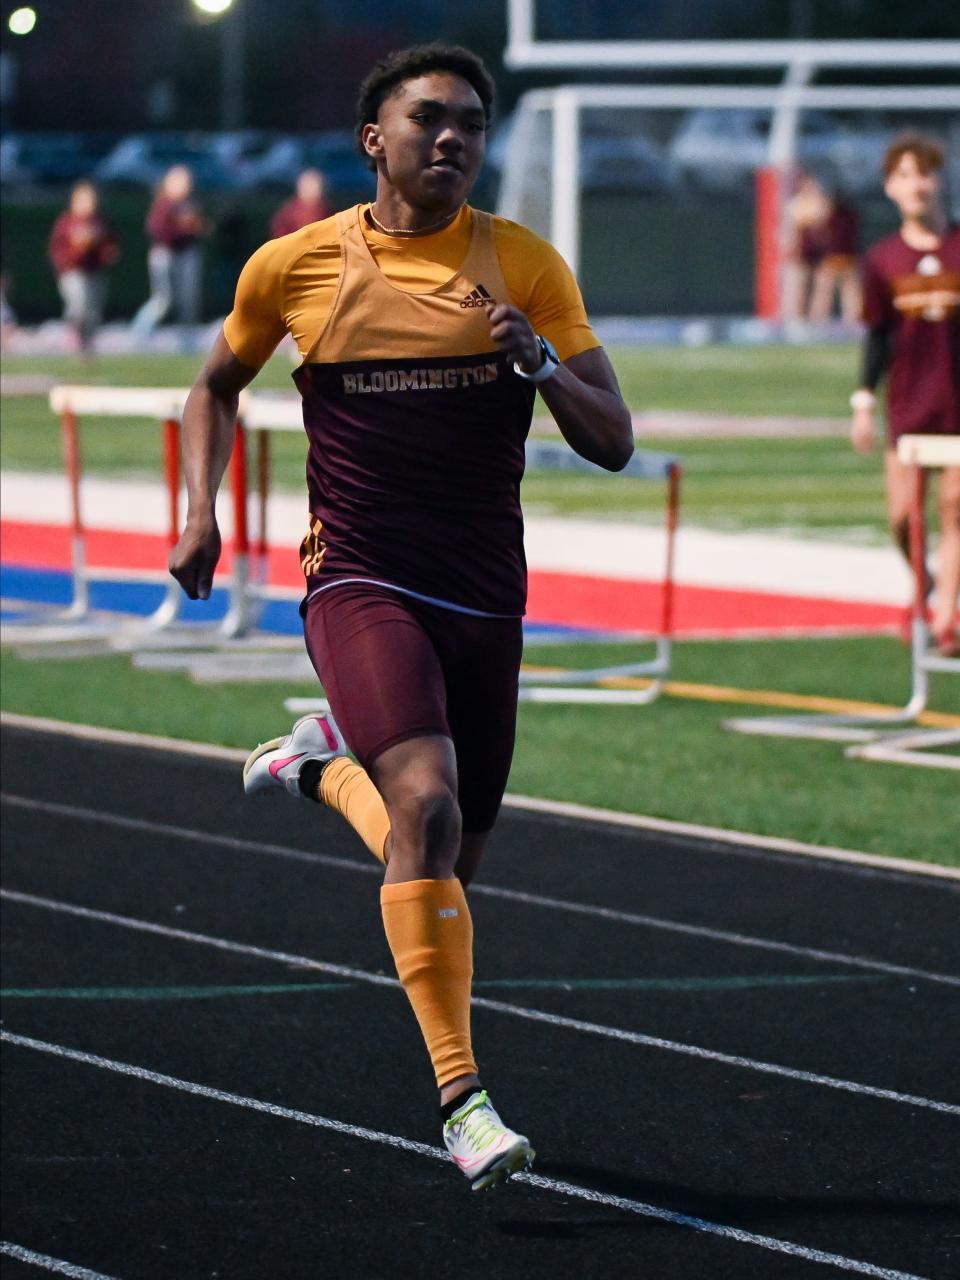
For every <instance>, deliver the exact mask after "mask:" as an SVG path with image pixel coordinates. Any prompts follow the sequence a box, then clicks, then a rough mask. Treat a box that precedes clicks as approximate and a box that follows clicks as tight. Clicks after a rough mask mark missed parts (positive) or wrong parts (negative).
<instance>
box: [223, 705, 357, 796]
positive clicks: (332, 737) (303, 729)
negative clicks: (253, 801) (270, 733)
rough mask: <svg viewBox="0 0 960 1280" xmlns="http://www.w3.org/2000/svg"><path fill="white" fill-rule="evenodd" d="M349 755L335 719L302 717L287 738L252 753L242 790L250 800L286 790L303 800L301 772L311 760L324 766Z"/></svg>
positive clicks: (258, 748)
mask: <svg viewBox="0 0 960 1280" xmlns="http://www.w3.org/2000/svg"><path fill="white" fill-rule="evenodd" d="M346 754H347V744H346V743H345V742H344V740H343V735H342V734H341V732H340V730H339V729H338V728H337V724H336V721H335V720H334V718H333V716H331V715H329V714H326V715H309V716H302V717H301V718H300V719H299V720H298V721H297V723H296V724H295V725H294V726H293V728H292V729H291V730H290V732H289V733H288V734H287V736H286V737H285V738H273V739H272V740H271V741H270V742H263V743H261V744H260V746H259V747H257V749H256V750H255V751H251V752H250V754H249V755H248V756H247V761H246V764H245V765H244V766H243V789H244V791H245V792H246V793H247V795H248V796H250V795H255V794H257V793H258V792H260V791H268V790H271V789H272V788H274V787H286V789H287V790H288V791H289V792H290V794H291V795H293V796H302V795H303V792H302V791H301V790H300V770H301V769H302V768H303V766H304V765H305V764H306V762H307V761H308V760H319V761H322V762H324V763H325V762H326V761H327V760H332V759H333V758H334V756H345V755H346Z"/></svg>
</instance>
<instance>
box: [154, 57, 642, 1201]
mask: <svg viewBox="0 0 960 1280" xmlns="http://www.w3.org/2000/svg"><path fill="white" fill-rule="evenodd" d="M492 99H493V84H492V81H491V79H490V76H489V75H488V73H487V71H486V69H485V67H484V66H483V64H482V62H481V61H480V60H479V58H477V57H476V56H475V55H474V54H472V53H470V52H469V51H467V50H465V49H461V48H456V47H445V46H439V45H430V46H420V47H417V48H413V49H407V50H403V51H401V52H399V53H394V54H392V55H390V56H389V57H388V58H386V59H385V60H384V61H382V62H380V63H378V64H377V66H376V67H375V68H374V69H373V71H372V72H371V74H370V75H369V76H368V78H367V79H366V81H365V82H364V84H363V86H362V87H361V91H360V100H359V106H358V121H357V138H358V143H359V146H360V149H361V151H362V153H363V154H364V155H365V156H366V157H367V158H368V161H369V163H370V165H371V168H373V169H374V170H375V171H376V177H377V192H376V199H375V200H374V202H373V203H372V204H369V205H358V206H356V207H354V208H352V209H348V210H346V211H345V212H343V213H339V214H337V215H336V216H335V217H332V218H328V219H325V220H323V221H321V222H317V223H314V224H312V225H311V226H308V227H306V228H304V229H303V230H301V231H297V232H295V233H294V234H292V235H289V236H285V237H283V238H281V239H278V240H274V241H271V242H269V243H268V244H266V245H264V246H263V247H262V248H260V249H259V250H258V251H257V252H256V253H255V254H254V255H253V257H252V258H251V259H250V261H249V262H248V264H247V266H246V267H245V268H244V270H243V273H242V275H241V277H240V281H239V284H238V288H237V296H236V303H235V306H234V310H233V312H232V313H231V315H230V316H229V317H228V318H227V320H226V322H225V325H224V330H223V334H222V335H221V337H220V338H219V339H218V341H217V343H216V345H215V347H214V349H213V351H212V353H211V355H210V356H209V358H208V360H207V362H206V364H205V365H204V367H203V369H202V370H201V372H200V375H199V377H198V379H197V381H196V383H195V384H194V387H193V389H192V391H191V393H190V398H189V400H188V401H187V405H186V408H185V411H184V419H183V437H184V462H185V472H186V477H187V485H188V494H189V501H188V512H187V522H186V528H185V529H184V533H183V536H182V537H181V539H180V542H179V544H178V546H177V548H176V549H175V551H174V552H173V554H172V557H171V562H170V567H171V572H172V573H173V575H174V576H175V577H176V578H177V579H178V581H179V582H180V583H181V584H182V586H183V587H184V589H185V590H186V592H187V594H188V595H189V596H190V597H191V598H195V597H200V598H206V597H207V596H208V595H209V593H210V588H211V582H212V578H213V572H214V567H215V565H216V563H217V559H218V556H219V554H220V535H219V533H218V530H217V523H216V519H215V515H214V497H215V494H216V491H217V487H218V485H219V483H220V480H221V477H222V475H223V471H224V468H225V465H226V462H227V459H228V457H229V454H230V446H231V441H232V438H233V430H234V421H235V418H236V412H237V396H238V393H239V391H240V390H241V388H243V387H244V386H246V385H247V383H249V382H250V380H251V379H252V378H253V377H254V375H255V374H256V372H257V370H258V369H259V368H260V367H261V366H262V365H263V364H264V362H265V361H266V360H267V359H268V357H269V356H270V354H271V353H272V352H273V350H274V348H275V347H276V345H277V344H278V342H280V341H281V339H282V338H283V336H284V334H285V333H287V332H289V333H290V334H292V336H293V338H294V340H295V341H296V343H297V346H298V349H299V351H300V353H301V355H302V358H303V363H302V364H301V366H300V368H299V369H298V370H297V371H296V373H295V374H294V379H295V382H296V384H297V387H298V389H299V391H300V393H301V395H302V397H303V413H304V424H305V427H306V432H307V437H308V441H309V454H308V462H307V485H308V492H309V501H310V528H309V532H308V534H307V536H306V538H305V539H304V542H303V545H302V548H301V561H302V567H303V572H304V575H305V578H306V595H305V598H304V602H303V604H302V606H301V613H302V615H303V620H304V633H305V639H306V646H307V650H308V652H309V654H310V657H311V660H312V662H313V664H314V666H315V668H316V670H317V674H318V676H319V677H320V680H321V682H322V684H323V687H324V690H325V692H326V695H327V697H328V699H329V702H330V705H331V708H332V711H333V713H334V716H335V717H336V719H334V716H330V715H326V716H320V715H316V716H306V717H304V718H303V719H301V720H299V721H298V722H297V723H296V724H295V725H294V727H293V730H292V732H291V733H290V734H289V735H288V736H287V737H285V738H281V739H275V740H274V741H273V742H269V743H266V744H264V745H263V746H261V747H259V748H258V749H257V750H256V751H254V752H253V753H252V754H251V756H250V757H249V759H248V761H247V764H246V766H245V768H244V785H245V788H246V790H247V792H248V793H256V792H260V791H265V790H268V789H275V788H286V789H287V790H288V791H289V792H290V793H291V794H293V795H295V796H301V795H302V796H306V797H307V798H308V799H311V800H316V801H319V802H320V803H323V804H326V805H328V806H330V807H331V808H333V809H335V810H337V811H338V812H339V813H341V814H342V815H343V816H344V817H345V818H346V819H347V821H348V822H349V823H350V824H351V825H352V826H353V827H354V828H355V829H356V831H357V832H358V834H359V835H360V837H361V838H362V839H363V841H364V842H365V844H366V845H367V847H368V848H369V850H370V851H371V853H372V854H373V855H374V856H375V857H376V858H378V859H379V861H380V862H382V863H383V864H384V866H385V875H384V883H383V887H382V890H381V907H382V915H383V924H384V929H385V932H386V937H387V941H388V943H389V946H390V949H391V952H392V953H393V957H394V960H395V962H396V968H397V973H398V975H399V978H400V981H401V983H402V985H403V987H404V990H405V991H406V994H407V996H408V997H409V1000H410V1004H411V1005H412V1007H413V1011H414V1013H415V1015H416V1017H417V1020H418V1022H419V1025H420V1028H421V1031H422V1034H423V1037H424V1040H425V1042H426V1046H427V1050H428V1052H429V1055H430V1058H431V1061H432V1064H433V1068H434V1072H435V1075H436V1081H437V1085H438V1087H439V1090H440V1103H441V1111H442V1115H443V1121H444V1125H443V1136H444V1141H445V1143H446V1146H447V1148H448V1149H449V1151H450V1153H451V1155H452V1156H453V1158H454V1160H455V1162H456V1163H457V1165H458V1167H459V1168H460V1169H461V1170H462V1172H463V1173H464V1174H466V1176H467V1178H468V1179H469V1180H470V1183H471V1186H472V1187H473V1188H474V1189H482V1188H484V1187H486V1186H490V1185H493V1184H494V1183H496V1182H500V1181H502V1180H503V1179H505V1178H507V1177H509V1176H510V1174H511V1173H514V1172H516V1171H517V1170H518V1169H522V1168H524V1167H526V1166H527V1165H528V1164H529V1163H530V1162H531V1160H532V1158H533V1151H532V1149H531V1146H530V1143H529V1142H528V1141H527V1139H526V1138H525V1137H524V1136H522V1135H521V1134H518V1133H516V1132H515V1131H513V1130H512V1129H510V1128H508V1127H507V1126H506V1125H505V1124H504V1123H503V1122H502V1121H501V1119H500V1117H499V1116H498V1115H497V1113H496V1111H495V1110H494V1109H493V1107H492V1105H491V1103H490V1100H489V1098H488V1096H487V1093H486V1091H485V1090H484V1089H483V1087H482V1085H481V1082H480V1077H479V1075H478V1073H477V1064H476V1060H475V1058H474V1055H473V1049H472V1043H471V1030H470V989H471V981H472V971H473V936H472V924H471V919H470V911H469V908H468V906H467V902H466V898H465V896H464V886H466V885H467V884H468V883H469V881H470V880H471V878H472V877H473V875H474V873H475V872H476V870H477V867H478V865H479V863H480V860H481V858H482V857H483V853H484V849H485V847H486V844H487V840H488V837H489V834H490V830H491V828H492V827H493V825H494V822H495V820H496V816H497V813H498V810H499V807H500V802H501V798H502V795H503V791H504V787H505V786H506V781H507V775H508V773H509V769H510V761H511V756H512V752H513V742H514V732H515V722H516V707H517V673H518V669H519V664H520V655H521V648H522V630H521V620H522V615H523V612H524V606H525V596H526V567H525V562H524V555H523V524H522V517H521V512H520V504H519V487H520V479H521V476H522V474H523V465H524V441H525V438H526V435H527V432H528V429H529V426H530V420H531V416H532V412H533V402H534V398H535V395H536V392H537V390H539V391H540V393H541V394H542V396H543V398H544V401H545V402H546V404H547V406H548V408H549V409H550V411H551V413H552V414H553V416H554V418H555V419H556V421H557V423H558V425H559V427H560V430H561V432H562V433H563V435H564V436H565V437H566V439H567V441H568V442H569V443H570V444H571V445H572V447H573V448H574V449H575V450H576V451H577V452H578V453H579V454H581V455H582V456H583V457H585V458H588V459H590V460H591V461H593V462H596V463H599V464H600V465H601V466H603V467H606V468H607V469H608V470H611V471H617V470H620V469H622V468H623V467H624V466H625V465H626V463H627V461H628V460H629V458H630V455H631V453H632V452H633V433H632V427H631V420H630V414H629V412H628V410H627V407H626V405H625V404H624V402H623V400H622V398H621V396H620V391H619V388H618V386H617V381H616V378H615V376H614V373H613V370H612V368H611V366H610V363H609V361H608V360H607V357H606V356H605V354H604V352H603V350H602V348H601V347H600V344H599V343H598V341H597V339H596V337H595V336H594V335H593V333H592V332H591V330H590V327H589V324H588V323H587V318H586V315H585V312H584V308H583V303H582V300H581V297H580V293H579V290H578V288H577V285H576V282H575V281H574V279H573V277H572V276H571V274H570V271H569V269H568V268H567V267H566V265H565V264H564V262H563V260H562V259H561V258H560V257H559V255H558V254H557V253H556V252H555V251H554V250H553V249H552V248H551V247H550V246H549V245H548V244H546V243H545V242H544V241H542V240H540V239H539V238H538V237H537V236H535V235H534V234H533V233H532V232H530V231H527V230H526V229H525V228H523V227H521V226H518V225H517V224H515V223H512V222H508V221H506V220H504V219H501V218H495V217H492V216H490V215H489V214H486V213H481V212H480V211H478V210H476V209H473V208H471V207H470V206H469V205H468V204H467V203H466V200H467V196H468V194H469V192H470V189H471V187H472V186H473V183H474V181H475V179H476V177H477V175H478V173H479V170H480V166H481V164H482V162H483V156H484V145H485V139H486V130H487V125H488V123H489V119H490V110H491V103H492ZM341 731H342V732H341ZM348 747H349V750H350V751H351V752H352V754H353V756H354V757H355V758H356V761H358V762H359V763H354V761H353V760H352V759H350V758H349V756H348V755H347V748H348Z"/></svg>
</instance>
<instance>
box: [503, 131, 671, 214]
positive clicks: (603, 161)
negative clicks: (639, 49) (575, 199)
mask: <svg viewBox="0 0 960 1280" xmlns="http://www.w3.org/2000/svg"><path fill="white" fill-rule="evenodd" d="M515 121H516V117H515V116H514V115H511V116H508V117H507V118H506V119H505V120H504V121H503V122H502V123H501V124H500V126H499V127H498V128H497V129H496V130H495V131H494V133H493V135H492V136H491V138H490V141H489V143H488V145H487V159H486V165H487V168H488V169H489V170H491V171H492V172H493V173H494V174H496V175H498V176H499V175H500V174H501V173H502V171H503V167H504V164H505V162H506V155H507V149H508V147H509V146H510V141H511V138H512V134H513V129H514V126H515ZM551 151H552V144H551V139H550V133H549V130H548V129H546V128H544V129H537V130H535V132H534V134H533V137H532V140H531V146H530V148H529V151H528V152H527V154H526V155H525V156H524V167H525V168H526V169H528V170H534V169H536V170H539V171H541V172H543V173H544V174H547V173H549V171H550V167H551V162H552V155H551ZM580 181H581V185H582V187H583V190H584V191H627V192H632V193H634V194H641V195H658V194H661V193H662V192H665V191H672V190H673V189H674V188H675V187H676V186H677V184H678V181H679V175H678V173H677V170H676V167H675V165H674V164H673V162H672V161H671V159H670V158H669V156H667V155H666V154H665V152H664V150H663V149H662V148H661V147H660V146H659V145H658V144H657V143H656V142H654V141H652V140H651V139H650V138H648V137H646V136H644V135H643V134H641V133H636V132H632V131H630V130H627V129H622V128H614V127H612V125H611V123H610V122H609V117H608V118H606V119H605V118H604V113H602V112H600V111H593V110H588V111H585V112H584V113H583V115H582V117H581V141H580Z"/></svg>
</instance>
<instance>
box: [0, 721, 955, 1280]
mask: <svg viewBox="0 0 960 1280" xmlns="http://www.w3.org/2000/svg"><path fill="white" fill-rule="evenodd" d="M2 763H3V791H4V802H3V825H4V835H5V870H4V876H3V887H4V901H3V910H4V917H5V918H4V930H3V946H4V970H3V988H4V993H5V998H4V1002H3V1005H4V1018H3V1037H4V1039H5V1043H4V1046H3V1050H4V1051H3V1070H4V1105H5V1126H4V1128H5V1142H4V1148H3V1155H4V1164H5V1169H4V1178H5V1188H6V1192H5V1197H4V1222H3V1240H4V1241H5V1242H7V1243H6V1244H5V1245H4V1251H5V1253H6V1257H4V1259H3V1262H4V1268H3V1271H4V1275H5V1276H10V1277H20V1276H23V1277H28V1276H37V1275H38V1274H41V1272H42V1271H43V1270H47V1271H54V1272H58V1273H59V1274H64V1275H75V1276H81V1277H86V1276H93V1277H98V1276H100V1277H102V1276H108V1277H115V1278H118V1280H140V1278H142V1280H153V1278H154V1277H156V1278H158V1280H159V1278H161V1277H162V1278H163V1280H168V1278H171V1277H175V1278H176V1280H193V1278H194V1277H196V1278H197V1280H199V1278H200V1277H220V1278H224V1280H225V1278H227V1277H229V1278H230V1280H247V1278H250V1280H253V1278H256V1280H288V1278H289V1280H314V1278H315V1277H325V1276H337V1277H364V1278H366V1277H376V1278H380V1277H383V1280H387V1278H388V1277H389V1278H390V1280H394V1278H397V1277H401V1278H403V1277H408V1276H409V1277H421V1276H426V1275H436V1276H446V1275H450V1276H454V1275H455V1276H457V1277H474V1276H476V1277H480V1276H482V1277H485V1278H486V1277H491V1276H494V1277H514V1276H516V1277H520V1276H523V1277H529V1276H533V1277H544V1278H546V1277H559V1276H576V1277H592V1276H598V1277H599V1276H603V1277H620V1276H623V1277H627V1276H630V1277H635V1276H645V1277H651V1278H659V1277H670V1278H671V1280H672V1278H673V1277H683V1280H718V1278H721V1277H722V1278H723V1280H727V1278H738V1277H744V1278H746V1277H750V1278H751V1280H754V1278H759V1280H800V1278H803V1277H830V1276H851V1275H871V1276H879V1277H888V1278H893V1280H896V1278H898V1277H903V1276H922V1277H926V1278H927V1280H941V1278H942V1280H948V1278H953V1277H956V1276H957V1274H960V1209H958V1205H960V1169H958V1160H957V1151H958V1149H960V1077H958V1073H957V1069H956V1064H957V1062H958V1061H960V1025H958V1024H960V1018H958V1013H957V1010H958V1002H960V929H958V928H957V920H958V915H960V910H958V909H960V881H958V880H957V879H956V878H948V877H944V878H940V877H934V876H926V875H920V874H914V873H911V872H910V871H908V870H906V871H903V872H901V871H897V870H889V869H881V868H878V867H870V866H864V865H858V864H853V863H844V862H837V861H832V860H826V859H818V858H815V857H810V856H800V855H790V854H785V853H783V852H778V853H773V852H767V851H764V850H763V849H758V848H750V849H747V848H744V847H738V846H736V845H735V844H719V843H715V842H713V843H711V842H706V841H702V840H701V841H697V840H693V839H689V838H686V837H681V836H672V835H664V834H662V833H654V832H650V833H647V832H644V831H640V830H636V829H628V828H624V827H618V826H616V825H614V824H608V823H603V822H589V821H574V820H571V819H569V818H564V817H560V816H558V815H550V814H545V813H539V812H538V813H533V812H529V811H524V810H522V809H517V808H511V809H508V810H505V811H504V814H503V817H502V819H501V823H500V826H499V828H498V831H497V835H496V839H495V842H494V847H493V848H492V851H491V854H490V858H489V862H488V864H487V866H486V867H485V869H484V876H483V878H482V881H481V883H479V884H478V885H477V886H475V888H474V889H473V890H471V901H472V909H473V914H474V919H475V925H476V935H477V958H476V975H477V983H476V988H475V996H476V1004H477V1007H476V1011H475V1035H476V1041H477V1047H478V1051H479V1054H480V1059H481V1064H482V1067H483V1071H484V1079H485V1081H486V1082H487V1084H488V1087H489V1088H490V1089H491V1092H492V1094H493V1097H494V1099H495V1101H496V1102H497V1104H498V1106H499V1107H500V1108H501V1109H502V1111H503V1112H504V1115H505V1117H506V1118H507V1119H509V1120H510V1121H511V1122H512V1123H514V1124H516V1125H517V1126H519V1127H522V1128H523V1129H524V1130H525V1131H526V1132H528V1133H529V1135H530V1137H531V1139H532V1140H533V1142H534V1145H535V1146H536V1147H537V1149H538V1151H539V1153H540V1154H539V1158H538V1160H537V1164H536V1169H535V1175H536V1176H534V1177H533V1178H529V1177H528V1178H526V1179H525V1180H523V1181H515V1182H514V1183H512V1184H510V1185H509V1186H508V1187H505V1188H501V1189H498V1190H497V1191H495V1192H492V1193H490V1194H488V1195H485V1196H480V1195H471V1194H470V1192H469V1191H468V1190H467V1189H466V1186H465V1184H462V1181H461V1179H460V1177H459V1175H458V1174H457V1173H456V1172H455V1171H454V1169H453V1167H452V1166H451V1165H448V1163H447V1162H446V1160H445V1158H444V1159H441V1158H439V1157H438V1153H437V1143H438V1139H439V1126H438V1124H437V1118H436V1114H435V1110H434V1105H435V1104H434V1096H433V1091H432V1088H431V1084H430V1076H429V1070H428V1066H427V1064H426V1062H425V1060H424V1054H423V1051H422V1049H421V1046H420V1043H419V1040H418V1036H417V1033H416V1031H415V1028H414V1024H413V1021H412V1018H411V1016H410V1014H409V1012H408V1009H407V1006H406V1003H405V1000H404V998H403V996H402V994H401V993H400V991H399V990H398V989H397V987H396V985H395V984H394V982H393V981H392V967H391V961H390V956H389V953H388V951H387V949H386V945H385V943H384V941H383V937H382V933H381V929H380V925H379V913H378V906H377V892H376V887H377V868H376V866H375V865H374V864H373V863H372V861H371V860H370V859H369V855H366V854H365V853H364V852H363V851H362V849H360V848H359V846H358V843H357V841H356V840H355V838H354V837H353V835H352V833H351V832H350V831H349V830H348V829H347V828H346V826H345V825H344V824H342V822H341V821H340V820H339V819H337V818H336V817H335V816H334V815H332V814H328V813H326V812H325V811H323V810H321V809H319V808H315V807H313V806H307V805H296V804H292V803H289V802H287V801H285V800H284V799H282V798H279V797H278V798H277V801H276V803H273V802H271V800H270V799H267V800H262V801H260V802H259V803H256V804H255V803H253V802H248V801H245V800H244V798H243V796H242V794H241V792H240V789H239V777H238V768H237V765H236V763H234V762H233V761H231V760H227V759H219V758H215V757H214V758H207V757H204V756H198V755H193V754H182V753H176V752H173V751H163V750H157V749H148V748H146V747H131V746H129V745H125V746H122V745H118V744H111V743H109V742H91V741H80V740H78V739H76V738H73V737H68V736H61V735H59V734H51V733H46V732H37V731H35V730H28V729H24V728H13V727H10V726H6V725H5V726H4V745H3V753H2Z"/></svg>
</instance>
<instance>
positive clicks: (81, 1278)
mask: <svg viewBox="0 0 960 1280" xmlns="http://www.w3.org/2000/svg"><path fill="white" fill-rule="evenodd" d="M0 1253H5V1254H6V1255H7V1257H8V1258H16V1260H17V1261H18V1262H27V1263H29V1264H30V1265H31V1266H33V1267H43V1269H44V1271H55V1272H56V1273H57V1275H59V1276H72V1277H73V1280H112V1277H110V1276H105V1275H104V1274H103V1272H102V1271H91V1270H89V1268H87V1267H78V1266H77V1265H76V1263H73V1262H64V1261H63V1259H62V1258H51V1257H49V1256H48V1255H47V1254H45V1253H34V1251H33V1250H32V1249H25V1248H24V1247H23V1245H22V1244H13V1243H11V1241H9V1240H0Z"/></svg>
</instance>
